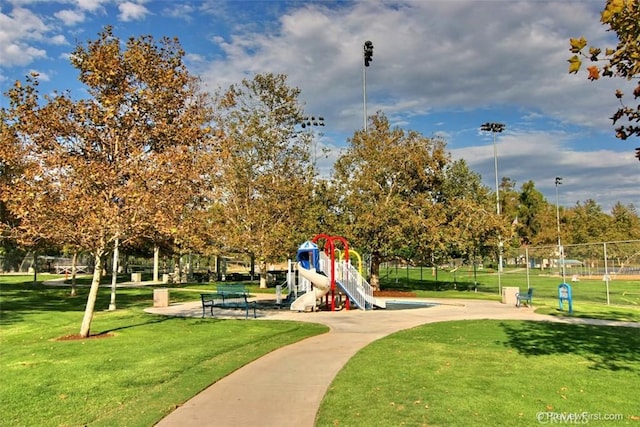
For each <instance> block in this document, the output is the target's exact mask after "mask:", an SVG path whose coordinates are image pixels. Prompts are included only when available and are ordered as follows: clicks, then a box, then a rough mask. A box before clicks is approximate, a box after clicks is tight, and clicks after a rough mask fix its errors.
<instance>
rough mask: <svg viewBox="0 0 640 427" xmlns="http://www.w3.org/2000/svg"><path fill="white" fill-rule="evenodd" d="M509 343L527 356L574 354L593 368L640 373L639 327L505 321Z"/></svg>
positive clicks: (507, 342)
mask: <svg viewBox="0 0 640 427" xmlns="http://www.w3.org/2000/svg"><path fill="white" fill-rule="evenodd" d="M501 326H502V328H503V330H504V331H505V332H506V334H507V341H506V343H505V345H506V346H507V347H510V348H513V349H515V350H517V351H518V352H519V353H520V354H523V355H525V356H544V355H562V354H575V355H578V356H581V357H584V358H585V359H587V360H589V361H590V362H591V365H590V369H596V370H601V369H602V370H611V371H619V370H628V371H637V372H638V373H640V352H638V348H640V330H639V329H637V328H628V327H615V326H594V325H575V324H563V323H553V322H503V323H502V324H501Z"/></svg>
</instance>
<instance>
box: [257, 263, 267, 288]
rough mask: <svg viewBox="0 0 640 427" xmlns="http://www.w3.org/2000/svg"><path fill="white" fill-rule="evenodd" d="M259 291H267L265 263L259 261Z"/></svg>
mask: <svg viewBox="0 0 640 427" xmlns="http://www.w3.org/2000/svg"><path fill="white" fill-rule="evenodd" d="M259 270H260V289H267V263H266V261H260V267H259Z"/></svg>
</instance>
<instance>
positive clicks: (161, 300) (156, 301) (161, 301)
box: [153, 288, 169, 307]
mask: <svg viewBox="0 0 640 427" xmlns="http://www.w3.org/2000/svg"><path fill="white" fill-rule="evenodd" d="M153 306H154V307H169V288H158V289H154V290H153Z"/></svg>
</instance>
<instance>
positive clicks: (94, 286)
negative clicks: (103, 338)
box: [80, 247, 104, 338]
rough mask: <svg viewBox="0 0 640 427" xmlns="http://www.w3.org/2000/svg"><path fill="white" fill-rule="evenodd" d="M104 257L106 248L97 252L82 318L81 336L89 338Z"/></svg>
mask: <svg viewBox="0 0 640 427" xmlns="http://www.w3.org/2000/svg"><path fill="white" fill-rule="evenodd" d="M103 255H104V247H101V248H99V249H97V250H96V253H95V267H94V268H93V280H92V281H91V288H90V289H89V296H88V297H87V306H86V307H85V310H84V317H83V318H82V326H81V327H80V336H81V337H82V338H87V337H88V336H89V334H90V332H91V321H92V320H93V311H94V309H95V306H96V298H97V297H98V288H99V287H100V278H101V277H102V256H103Z"/></svg>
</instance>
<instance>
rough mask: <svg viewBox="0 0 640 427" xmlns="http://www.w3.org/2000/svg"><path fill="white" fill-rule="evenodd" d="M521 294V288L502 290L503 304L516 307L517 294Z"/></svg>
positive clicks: (505, 288) (507, 287)
mask: <svg viewBox="0 0 640 427" xmlns="http://www.w3.org/2000/svg"><path fill="white" fill-rule="evenodd" d="M519 292H520V288H516V287H509V286H506V287H504V288H502V303H503V304H513V305H516V300H517V298H516V294H517V293H519Z"/></svg>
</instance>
